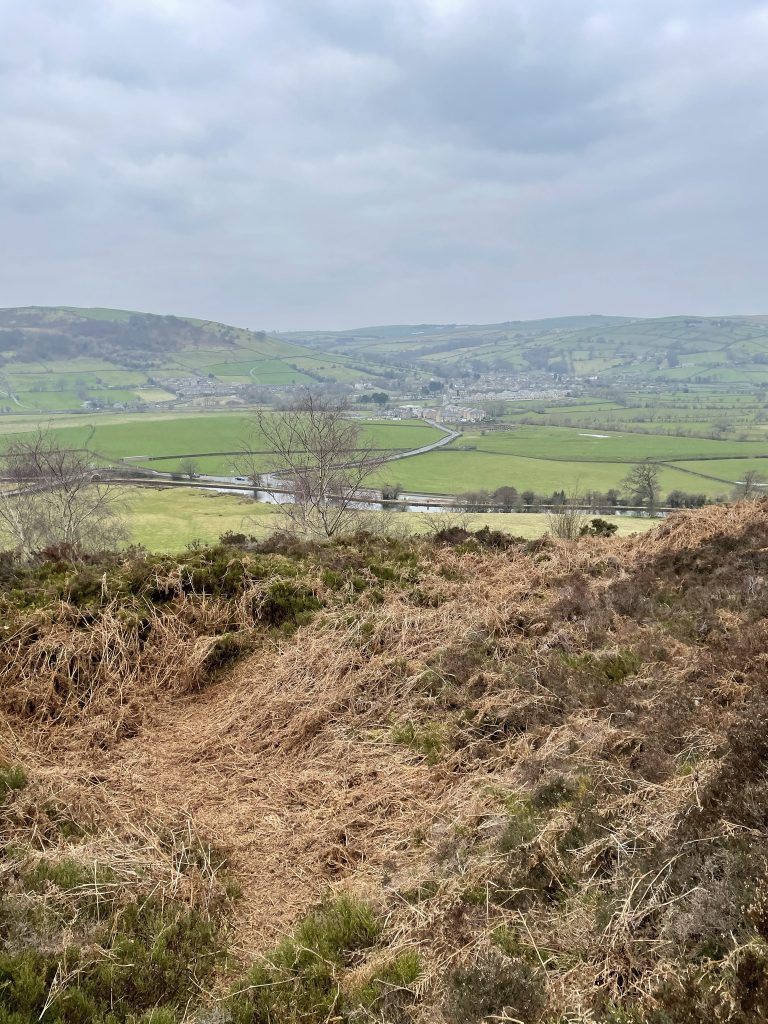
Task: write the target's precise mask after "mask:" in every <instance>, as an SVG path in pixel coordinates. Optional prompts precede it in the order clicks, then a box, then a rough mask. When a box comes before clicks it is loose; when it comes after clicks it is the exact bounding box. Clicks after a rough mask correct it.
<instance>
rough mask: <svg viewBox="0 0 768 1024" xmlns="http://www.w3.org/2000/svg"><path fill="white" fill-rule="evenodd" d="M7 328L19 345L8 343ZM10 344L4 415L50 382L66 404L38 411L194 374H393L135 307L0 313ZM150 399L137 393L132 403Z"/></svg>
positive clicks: (261, 379) (1, 390) (2, 369)
mask: <svg viewBox="0 0 768 1024" xmlns="http://www.w3.org/2000/svg"><path fill="white" fill-rule="evenodd" d="M5 332H10V335H11V337H12V338H13V341H11V342H8V341H5V340H4V338H5V337H7V335H6V334H5ZM0 343H2V344H0V409H1V408H3V406H4V405H5V406H6V407H8V405H10V406H14V405H17V404H18V403H17V402H16V400H15V397H14V396H16V395H17V393H24V392H27V391H28V390H29V389H30V388H31V387H32V385H33V384H40V383H41V382H42V383H44V384H45V385H46V386H47V387H48V388H49V390H51V391H53V392H59V393H60V395H61V397H62V399H63V401H62V402H61V403H60V404H57V405H53V404H49V405H40V404H37V405H33V406H32V408H44V409H45V408H55V409H67V408H77V407H78V406H75V405H73V404H72V402H73V401H74V397H76V395H77V392H76V385H77V384H82V383H86V384H88V385H89V386H93V387H99V386H103V385H109V384H114V383H119V384H122V383H128V382H129V383H130V384H131V385H135V386H136V387H138V388H143V387H148V386H151V385H152V384H153V382H154V381H156V380H159V381H162V380H169V379H172V378H187V379H192V380H195V379H196V380H199V381H202V382H207V381H215V382H219V383H225V384H226V383H229V384H232V383H236V384H244V385H252V386H256V387H259V386H261V387H279V386H281V385H292V384H307V385H313V384H317V383H324V382H333V383H352V382H354V381H357V380H361V379H364V378H369V377H371V376H373V375H375V374H376V373H378V372H379V371H381V370H384V371H386V367H381V366H379V365H378V364H377V363H376V362H375V361H373V362H371V363H369V362H367V361H366V360H364V359H363V360H361V359H359V358H355V356H354V355H349V356H348V355H343V354H335V353H332V354H328V355H326V354H325V353H322V352H316V351H312V350H311V349H308V348H306V347H304V346H302V345H299V344H296V343H295V342H293V341H291V340H289V339H287V338H285V339H283V338H276V337H273V336H270V335H268V334H266V333H264V332H263V331H252V330H248V329H246V328H239V327H231V326H228V325H227V324H219V323H214V322H211V321H205V320H196V319H193V318H189V317H176V316H167V317H166V316H154V315H151V314H145V313H135V312H132V311H129V310H108V309H100V310H91V309H75V308H72V307H47V308H44V307H26V308H19V309H0ZM119 374H128V375H130V381H125V380H123V381H121V380H116V379H115V378H116V375H119ZM180 393H181V394H183V392H180ZM3 395H4V396H5V400H3ZM73 396H74V397H73ZM67 397H69V402H67V400H66V399H67ZM116 400H118V399H116ZM141 400H142V399H140V398H139V397H138V396H137V395H136V394H135V393H134V394H132V395H131V397H130V398H129V399H128V401H130V402H137V401H141ZM144 400H146V399H144ZM81 401H82V400H81ZM51 402H53V399H51Z"/></svg>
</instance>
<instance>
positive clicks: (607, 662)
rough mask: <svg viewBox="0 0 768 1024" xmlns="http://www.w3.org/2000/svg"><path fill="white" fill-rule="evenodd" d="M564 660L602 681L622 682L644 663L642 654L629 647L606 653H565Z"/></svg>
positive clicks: (568, 664) (569, 666) (570, 666)
mask: <svg viewBox="0 0 768 1024" xmlns="http://www.w3.org/2000/svg"><path fill="white" fill-rule="evenodd" d="M562 660H563V662H564V663H565V665H566V666H567V667H568V668H572V669H575V670H576V671H578V672H583V673H584V674H585V675H588V676H590V677H591V678H593V679H596V680H598V681H600V682H609V683H620V682H622V681H623V680H624V679H626V678H627V677H628V676H632V675H634V674H635V673H636V672H637V671H638V670H639V668H640V666H641V665H642V658H641V657H640V655H639V654H637V653H636V652H635V651H631V650H629V649H627V648H623V649H619V650H616V651H610V652H608V653H605V654H593V653H591V652H589V653H587V654H579V655H569V654H564V655H562Z"/></svg>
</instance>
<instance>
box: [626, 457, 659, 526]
mask: <svg viewBox="0 0 768 1024" xmlns="http://www.w3.org/2000/svg"><path fill="white" fill-rule="evenodd" d="M622 487H624V488H625V489H626V490H627V491H629V493H630V494H631V495H632V500H633V501H636V502H637V503H638V504H640V505H644V506H645V509H646V511H647V512H648V515H649V516H652V515H655V514H656V509H657V507H658V504H659V491H660V484H659V467H658V465H657V464H656V463H655V462H651V461H650V459H646V460H645V462H638V463H637V465H636V466H633V467H632V469H631V470H630V471H629V472H628V473H627V475H626V476H625V477H624V480H623V481H622Z"/></svg>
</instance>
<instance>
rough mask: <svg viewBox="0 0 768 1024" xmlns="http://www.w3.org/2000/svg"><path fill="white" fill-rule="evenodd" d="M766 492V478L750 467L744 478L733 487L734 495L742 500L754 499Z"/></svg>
mask: <svg viewBox="0 0 768 1024" xmlns="http://www.w3.org/2000/svg"><path fill="white" fill-rule="evenodd" d="M765 494H766V485H765V483H764V478H763V476H761V474H760V473H758V472H757V470H755V469H748V470H747V471H746V473H745V474H744V479H743V480H742V481H741V482H740V483H738V484H736V486H735V487H734V489H733V496H734V497H735V498H738V499H739V500H741V501H754V500H755V498H759V497H761V496H763V495H765Z"/></svg>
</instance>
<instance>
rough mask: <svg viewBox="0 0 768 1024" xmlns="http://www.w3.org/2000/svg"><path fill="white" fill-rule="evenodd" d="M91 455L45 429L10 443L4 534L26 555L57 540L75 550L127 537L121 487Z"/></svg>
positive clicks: (0, 488)
mask: <svg viewBox="0 0 768 1024" xmlns="http://www.w3.org/2000/svg"><path fill="white" fill-rule="evenodd" d="M90 458H91V457H90V454H89V453H88V452H87V451H83V450H73V449H71V448H62V447H61V445H60V443H59V441H58V439H57V438H56V437H55V435H53V434H51V433H48V432H46V431H39V432H38V433H37V434H35V435H34V437H32V438H31V439H25V440H20V441H14V442H13V443H12V444H10V445H9V446H8V447H7V448H6V450H5V453H4V455H3V459H2V477H3V480H2V484H0V535H1V536H3V537H4V538H5V540H6V541H7V542H8V543H10V544H11V545H13V547H14V548H16V549H18V550H19V551H20V553H21V554H22V555H23V556H24V557H29V556H30V555H32V554H34V553H35V552H36V551H41V550H43V549H45V548H47V547H51V546H52V545H66V547H67V548H69V549H70V550H71V551H72V552H75V553H76V552H84V551H94V550H104V549H106V548H109V547H114V546H115V545H116V544H117V543H119V542H120V541H121V540H123V539H124V538H125V535H126V531H125V525H124V522H123V520H122V517H121V514H120V512H121V508H120V504H121V503H120V500H119V491H118V490H117V489H116V488H115V486H114V485H113V484H112V483H111V482H110V481H109V480H105V479H102V478H101V476H100V474H99V473H98V472H96V471H95V470H94V469H93V467H92V466H91V462H90Z"/></svg>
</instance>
